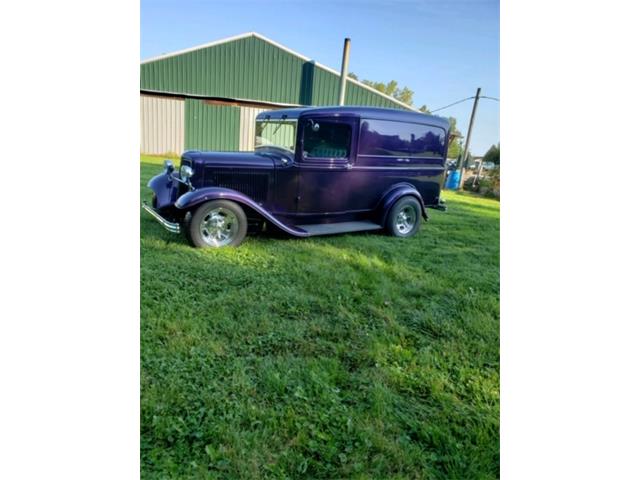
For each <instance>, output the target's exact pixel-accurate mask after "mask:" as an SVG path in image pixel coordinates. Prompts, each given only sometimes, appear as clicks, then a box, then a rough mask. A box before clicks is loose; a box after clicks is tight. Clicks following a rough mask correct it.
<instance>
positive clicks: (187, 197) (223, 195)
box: [175, 187, 309, 237]
mask: <svg viewBox="0 0 640 480" xmlns="http://www.w3.org/2000/svg"><path fill="white" fill-rule="evenodd" d="M211 200H230V201H232V202H236V203H239V204H241V205H243V206H245V207H248V208H250V209H252V210H253V211H255V212H256V213H257V214H258V215H260V216H261V217H263V218H264V219H265V220H266V221H268V222H269V223H271V224H272V225H274V226H276V227H277V228H279V229H280V230H282V231H284V232H286V233H288V234H290V235H294V236H296V237H308V236H309V233H308V232H306V231H304V230H301V229H300V228H297V227H296V226H294V225H287V224H286V223H283V222H281V221H280V220H278V219H277V218H275V217H274V216H273V215H271V213H269V211H267V210H265V209H264V208H263V207H262V205H260V204H259V203H257V202H255V201H254V200H252V199H251V198H249V197H248V196H246V195H245V194H244V193H241V192H238V191H237V190H232V189H230V188H223V187H207V188H200V189H198V190H193V191H191V192H187V193H185V194H184V195H181V196H180V197H179V198H178V199H177V200H176V202H175V207H176V208H177V209H178V210H183V211H186V210H191V209H193V208H195V207H197V206H198V205H200V204H202V203H204V202H210V201H211Z"/></svg>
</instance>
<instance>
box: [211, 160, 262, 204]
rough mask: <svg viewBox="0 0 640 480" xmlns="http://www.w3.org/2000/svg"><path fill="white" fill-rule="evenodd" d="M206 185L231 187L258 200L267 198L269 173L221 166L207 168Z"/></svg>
mask: <svg viewBox="0 0 640 480" xmlns="http://www.w3.org/2000/svg"><path fill="white" fill-rule="evenodd" d="M205 185H211V186H216V187H224V188H230V189H232V190H237V191H238V192H240V193H244V194H245V195H247V196H248V197H249V198H251V199H252V200H255V201H256V202H264V201H265V200H266V199H267V191H268V188H269V174H268V173H267V172H265V171H264V170H243V171H241V172H238V171H235V172H234V171H232V170H228V171H223V170H221V169H219V168H207V169H206V171H205Z"/></svg>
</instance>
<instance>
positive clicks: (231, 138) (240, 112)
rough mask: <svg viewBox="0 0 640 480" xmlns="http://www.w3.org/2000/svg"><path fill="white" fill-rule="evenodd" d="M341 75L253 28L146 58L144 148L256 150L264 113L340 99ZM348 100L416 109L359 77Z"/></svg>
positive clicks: (142, 89) (142, 80)
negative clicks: (256, 133)
mask: <svg viewBox="0 0 640 480" xmlns="http://www.w3.org/2000/svg"><path fill="white" fill-rule="evenodd" d="M339 81H340V74H339V72H337V71H335V70H333V69H331V68H329V67H325V66H324V65H321V64H319V63H316V62H314V61H313V60H311V59H309V58H307V57H304V56H302V55H300V54H298V53H296V52H294V51H292V50H290V49H288V48H287V47H284V46H282V45H280V44H278V43H276V42H274V41H272V40H269V39H268V38H265V37H263V36H262V35H260V34H258V33H253V32H251V33H245V34H242V35H238V36H236V37H231V38H226V39H223V40H218V41H216V42H213V43H209V44H206V45H201V46H197V47H193V48H189V49H186V50H182V51H179V52H175V53H170V54H166V55H161V56H159V57H155V58H151V59H149V60H145V61H143V62H142V63H141V64H140V122H141V145H140V151H141V152H142V153H150V154H165V153H175V154H180V153H182V152H183V151H184V150H190V149H196V150H253V142H254V129H255V125H254V123H255V117H256V115H257V114H258V113H260V112H262V111H264V110H270V109H276V108H282V107H292V106H300V105H335V104H337V102H338V91H339ZM345 104H346V105H369V106H378V107H387V108H398V109H405V110H414V108H413V107H410V106H408V105H405V104H403V103H402V102H399V101H398V100H396V99H395V98H393V97H390V96H388V95H385V94H383V93H380V92H378V91H377V90H374V89H373V88H371V87H369V86H367V85H364V84H362V83H360V82H358V81H356V80H353V79H351V78H349V79H348V80H347V90H346V99H345Z"/></svg>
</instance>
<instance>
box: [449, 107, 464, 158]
mask: <svg viewBox="0 0 640 480" xmlns="http://www.w3.org/2000/svg"><path fill="white" fill-rule="evenodd" d="M449 135H455V136H456V138H454V140H453V141H452V142H451V144H449V150H448V153H447V158H458V157H459V156H460V155H462V139H463V138H464V137H463V136H462V133H461V132H460V130H458V120H457V119H456V118H455V117H449Z"/></svg>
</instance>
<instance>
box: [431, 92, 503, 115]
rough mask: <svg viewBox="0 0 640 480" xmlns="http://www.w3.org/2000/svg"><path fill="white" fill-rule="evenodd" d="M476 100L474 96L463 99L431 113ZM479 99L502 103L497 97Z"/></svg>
mask: <svg viewBox="0 0 640 480" xmlns="http://www.w3.org/2000/svg"><path fill="white" fill-rule="evenodd" d="M474 98H476V97H475V96H473V97H467V98H463V99H462V100H458V101H457V102H453V103H450V104H449V105H445V106H444V107H440V108H436V109H435V110H431V111H430V112H431V113H435V112H439V111H440V110H444V109H445V108H449V107H453V106H454V105H458V104H459V103H462V102H466V101H468V100H473V99H474ZM478 98H486V99H488V100H495V101H496V102H499V101H500V99H499V98H496V97H487V96H485V95H482V96H480V97H478Z"/></svg>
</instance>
